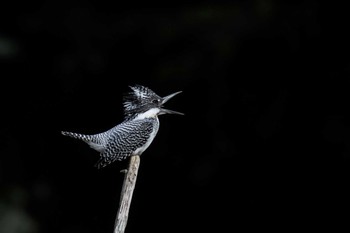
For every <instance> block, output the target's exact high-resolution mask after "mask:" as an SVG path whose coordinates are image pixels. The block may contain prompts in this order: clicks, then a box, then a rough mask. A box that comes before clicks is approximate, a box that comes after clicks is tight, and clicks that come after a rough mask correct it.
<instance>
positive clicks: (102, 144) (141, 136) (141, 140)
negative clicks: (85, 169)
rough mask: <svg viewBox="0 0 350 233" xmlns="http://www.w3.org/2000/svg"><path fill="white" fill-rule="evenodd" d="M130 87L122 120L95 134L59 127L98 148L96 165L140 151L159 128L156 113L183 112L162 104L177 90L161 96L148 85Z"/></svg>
mask: <svg viewBox="0 0 350 233" xmlns="http://www.w3.org/2000/svg"><path fill="white" fill-rule="evenodd" d="M131 89H132V92H130V93H129V94H128V95H126V96H124V101H125V102H124V114H125V120H124V121H123V122H122V123H120V124H119V125H117V126H115V127H113V128H111V129H110V130H107V131H106V132H103V133H99V134H94V135H85V134H78V133H72V132H66V131H62V134H63V135H65V136H70V137H72V138H76V139H80V140H82V141H84V142H86V143H87V144H89V145H90V147H91V148H93V149H95V150H97V151H98V152H100V159H99V160H98V162H97V163H96V166H97V167H98V168H102V167H105V166H107V165H108V164H110V163H112V162H114V161H116V160H119V161H120V160H124V159H126V158H127V157H129V156H131V155H133V154H135V155H141V154H142V153H143V152H144V151H145V150H146V149H147V148H148V147H149V145H150V144H151V143H152V141H153V139H154V137H155V136H156V134H157V132H158V129H159V119H158V115H161V114H164V113H170V114H182V113H179V112H175V111H171V110H167V109H164V108H162V106H163V104H164V103H165V102H167V101H168V100H169V99H170V98H172V97H173V96H175V95H176V94H178V93H180V92H176V93H174V94H172V95H169V96H166V97H163V98H161V97H159V96H158V95H157V94H155V93H154V92H153V91H152V90H150V89H149V88H147V87H143V86H140V85H137V86H133V87H131Z"/></svg>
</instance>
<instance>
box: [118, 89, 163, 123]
mask: <svg viewBox="0 0 350 233" xmlns="http://www.w3.org/2000/svg"><path fill="white" fill-rule="evenodd" d="M129 87H130V88H131V90H132V91H131V92H129V93H127V94H126V95H124V98H123V100H124V103H123V106H124V114H125V118H130V117H132V116H133V115H134V114H135V113H137V112H138V111H139V110H140V109H141V108H142V107H143V106H144V105H145V104H147V103H149V102H150V101H151V100H152V99H155V98H157V99H158V98H159V99H160V97H159V96H158V95H157V94H156V93H155V92H154V91H152V90H151V89H149V88H148V87H144V86H141V85H134V86H129Z"/></svg>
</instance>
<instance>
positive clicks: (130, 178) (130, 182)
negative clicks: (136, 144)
mask: <svg viewBox="0 0 350 233" xmlns="http://www.w3.org/2000/svg"><path fill="white" fill-rule="evenodd" d="M139 166H140V156H138V155H133V156H131V158H130V163H129V168H128V171H127V173H126V174H125V177H124V182H123V188H122V192H121V196H120V203H119V210H118V213H117V216H116V218H115V223H114V233H124V231H125V227H126V224H127V221H128V216H129V209H130V204H131V199H132V194H133V192H134V188H135V184H136V179H137V172H138V170H139Z"/></svg>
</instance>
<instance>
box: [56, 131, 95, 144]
mask: <svg viewBox="0 0 350 233" xmlns="http://www.w3.org/2000/svg"><path fill="white" fill-rule="evenodd" d="M61 133H62V135H64V136H68V137H71V138H75V139H79V140H82V141H85V142H89V141H91V135H86V134H79V133H72V132H67V131H62V132H61Z"/></svg>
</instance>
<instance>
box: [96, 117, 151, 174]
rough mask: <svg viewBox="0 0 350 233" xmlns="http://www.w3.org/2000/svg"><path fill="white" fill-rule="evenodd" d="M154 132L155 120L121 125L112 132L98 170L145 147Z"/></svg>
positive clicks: (136, 121)
mask: <svg viewBox="0 0 350 233" xmlns="http://www.w3.org/2000/svg"><path fill="white" fill-rule="evenodd" d="M152 130H153V120H151V119H150V120H135V121H129V122H125V123H122V124H120V125H119V126H118V127H117V128H116V130H114V131H113V132H111V134H110V136H109V139H108V141H107V144H106V145H105V150H104V151H103V152H102V153H101V158H100V159H99V161H98V162H97V164H96V166H97V167H98V168H101V167H105V166H106V165H108V164H110V163H112V162H114V161H115V160H123V159H125V158H126V157H128V156H130V155H131V154H132V153H133V152H134V151H135V150H136V149H137V148H139V147H141V146H142V145H144V144H145V143H146V142H147V140H148V138H149V137H150V134H151V132H152Z"/></svg>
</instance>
